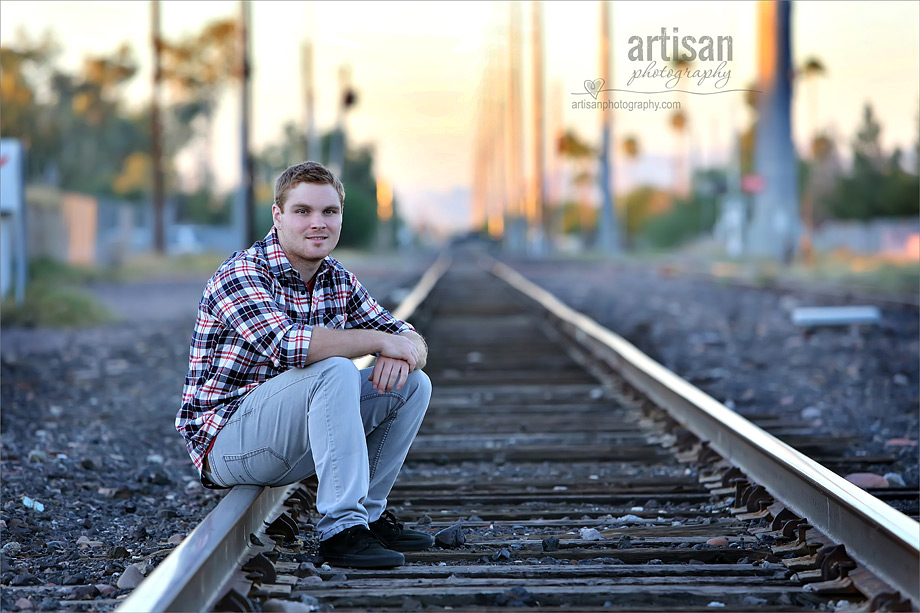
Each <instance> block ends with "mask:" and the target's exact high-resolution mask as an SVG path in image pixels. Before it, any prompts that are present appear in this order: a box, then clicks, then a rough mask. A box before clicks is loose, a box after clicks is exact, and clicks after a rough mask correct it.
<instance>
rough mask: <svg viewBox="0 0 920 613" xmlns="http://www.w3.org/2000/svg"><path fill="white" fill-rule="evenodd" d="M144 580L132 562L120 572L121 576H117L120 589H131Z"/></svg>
mask: <svg viewBox="0 0 920 613" xmlns="http://www.w3.org/2000/svg"><path fill="white" fill-rule="evenodd" d="M143 580H144V575H142V574H141V571H139V570H138V569H137V567H136V566H134V565H133V564H132V565H130V566H128V568H126V569H125V572H123V573H122V574H121V577H119V578H118V583H117V584H116V585H118V589H120V590H133V589H134V588H136V587H137V586H139V585H140V584H141V581H143Z"/></svg>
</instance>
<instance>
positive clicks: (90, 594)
mask: <svg viewBox="0 0 920 613" xmlns="http://www.w3.org/2000/svg"><path fill="white" fill-rule="evenodd" d="M98 595H99V590H98V589H96V586H95V585H80V586H78V587H75V588H73V590H71V592H70V598H74V599H80V600H87V599H89V598H95V597H96V596H98Z"/></svg>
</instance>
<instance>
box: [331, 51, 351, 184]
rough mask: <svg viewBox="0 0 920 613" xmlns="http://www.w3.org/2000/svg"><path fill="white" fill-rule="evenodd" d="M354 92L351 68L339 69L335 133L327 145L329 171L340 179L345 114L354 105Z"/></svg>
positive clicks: (343, 67) (345, 66)
mask: <svg viewBox="0 0 920 613" xmlns="http://www.w3.org/2000/svg"><path fill="white" fill-rule="evenodd" d="M355 100H356V97H355V92H354V90H353V89H352V88H351V67H350V66H347V65H343V66H341V67H339V106H338V115H337V117H336V133H335V134H333V136H332V139H331V142H330V143H329V149H330V151H329V170H331V171H332V174H334V175H335V176H337V177H339V178H341V177H342V173H343V172H344V171H345V114H346V113H347V112H348V109H349V108H350V107H351V106H352V105H354V103H355Z"/></svg>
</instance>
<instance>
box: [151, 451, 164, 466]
mask: <svg viewBox="0 0 920 613" xmlns="http://www.w3.org/2000/svg"><path fill="white" fill-rule="evenodd" d="M164 461H165V460H164V459H163V456H161V455H160V454H158V453H151V454H150V455H148V456H147V463H148V464H162V463H163V462H164Z"/></svg>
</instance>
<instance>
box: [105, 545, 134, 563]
mask: <svg viewBox="0 0 920 613" xmlns="http://www.w3.org/2000/svg"><path fill="white" fill-rule="evenodd" d="M106 555H108V557H110V558H112V559H115V560H117V559H120V558H127V557H130V555H131V554H130V553H129V552H128V550H127V549H125V548H124V547H122V546H121V545H117V546H115V547H112V548H111V549H109V551H108V553H107V554H106Z"/></svg>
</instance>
